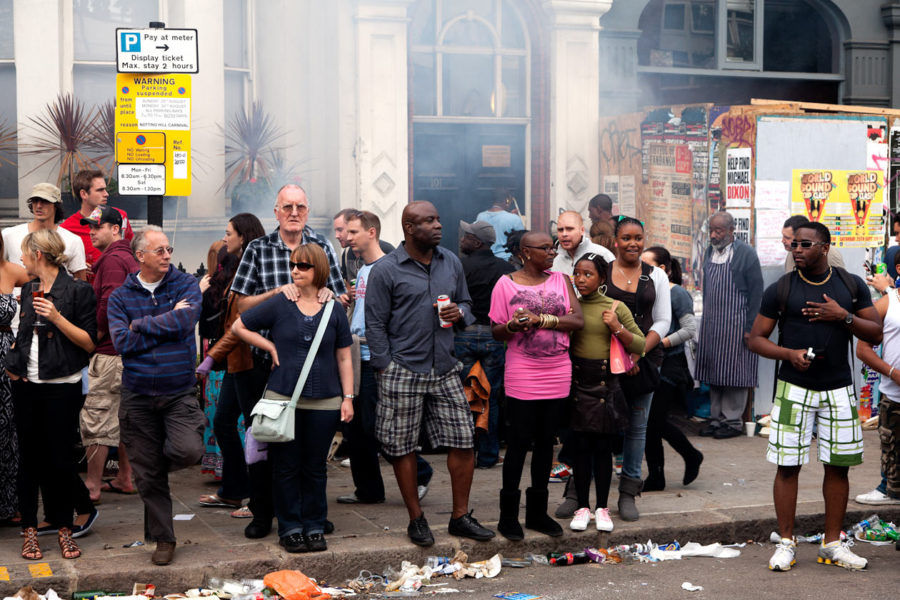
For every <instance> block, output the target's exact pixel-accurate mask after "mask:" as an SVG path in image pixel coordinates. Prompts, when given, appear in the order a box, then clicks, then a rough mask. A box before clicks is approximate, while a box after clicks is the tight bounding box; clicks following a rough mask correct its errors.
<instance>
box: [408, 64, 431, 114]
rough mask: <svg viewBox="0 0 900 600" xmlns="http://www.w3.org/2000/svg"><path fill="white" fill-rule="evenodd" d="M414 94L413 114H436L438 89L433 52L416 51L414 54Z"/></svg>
mask: <svg viewBox="0 0 900 600" xmlns="http://www.w3.org/2000/svg"><path fill="white" fill-rule="evenodd" d="M412 95H413V114H415V115H434V114H435V111H436V110H437V107H436V106H435V97H436V95H437V89H436V83H435V79H434V55H433V54H422V53H414V54H413V55H412Z"/></svg>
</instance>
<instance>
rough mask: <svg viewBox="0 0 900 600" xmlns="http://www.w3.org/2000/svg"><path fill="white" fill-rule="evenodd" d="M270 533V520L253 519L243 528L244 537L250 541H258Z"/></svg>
mask: <svg viewBox="0 0 900 600" xmlns="http://www.w3.org/2000/svg"><path fill="white" fill-rule="evenodd" d="M271 531H272V520H271V519H269V520H268V521H259V520H257V519H253V520H252V521H250V524H249V525H247V527H245V528H244V536H245V537H248V538H250V539H251V540H258V539H260V538H264V537H266V536H267V535H269V532H271ZM282 545H284V544H282Z"/></svg>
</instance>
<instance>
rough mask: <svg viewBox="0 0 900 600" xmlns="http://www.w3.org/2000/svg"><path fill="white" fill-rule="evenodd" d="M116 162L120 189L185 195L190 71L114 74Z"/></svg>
mask: <svg viewBox="0 0 900 600" xmlns="http://www.w3.org/2000/svg"><path fill="white" fill-rule="evenodd" d="M116 162H118V163H119V164H120V165H121V166H120V168H119V173H118V175H119V181H118V183H119V193H120V194H123V195H144V194H147V195H162V193H160V190H164V192H163V193H164V194H165V195H166V196H188V195H190V193H191V76H190V75H185V74H180V73H179V74H166V75H163V74H152V75H145V74H139V75H135V74H128V73H119V74H118V75H116ZM141 165H160V166H155V167H146V168H143V167H141ZM161 174H162V175H164V177H165V182H164V185H160V182H159V175H161Z"/></svg>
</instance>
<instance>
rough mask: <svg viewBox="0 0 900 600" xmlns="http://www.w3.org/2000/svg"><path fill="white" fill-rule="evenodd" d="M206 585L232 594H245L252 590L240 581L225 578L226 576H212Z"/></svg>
mask: <svg viewBox="0 0 900 600" xmlns="http://www.w3.org/2000/svg"><path fill="white" fill-rule="evenodd" d="M206 586H207V587H208V588H210V589H213V590H217V591H221V592H225V593H226V594H229V595H231V596H243V595H244V594H247V593H248V592H249V591H250V590H249V589H248V587H247V586H245V585H244V584H243V583H241V582H240V581H235V580H234V579H225V578H224V577H210V578H209V579H208V580H207V582H206Z"/></svg>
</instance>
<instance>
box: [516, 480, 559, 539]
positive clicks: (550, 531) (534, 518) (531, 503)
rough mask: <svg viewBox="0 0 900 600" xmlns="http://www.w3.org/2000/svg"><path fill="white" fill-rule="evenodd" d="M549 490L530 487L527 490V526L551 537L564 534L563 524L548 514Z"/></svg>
mask: <svg viewBox="0 0 900 600" xmlns="http://www.w3.org/2000/svg"><path fill="white" fill-rule="evenodd" d="M548 496H549V492H548V491H547V490H546V489H544V490H536V489H534V488H528V489H527V490H525V527H527V528H528V529H534V530H535V531H539V532H540V533H543V534H544V535H549V536H550V537H559V536H561V535H562V534H563V529H562V526H561V525H560V524H559V523H557V522H556V521H554V520H553V518H552V517H551V516H550V515H548V514H547V498H548Z"/></svg>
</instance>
